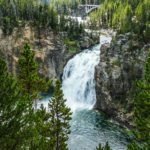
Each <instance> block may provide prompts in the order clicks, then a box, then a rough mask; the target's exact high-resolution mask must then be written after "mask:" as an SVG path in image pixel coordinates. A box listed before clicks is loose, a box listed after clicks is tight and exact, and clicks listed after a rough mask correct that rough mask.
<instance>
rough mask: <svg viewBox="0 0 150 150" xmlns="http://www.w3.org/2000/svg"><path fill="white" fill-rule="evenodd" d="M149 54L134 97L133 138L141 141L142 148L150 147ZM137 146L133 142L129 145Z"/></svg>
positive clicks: (130, 147)
mask: <svg viewBox="0 0 150 150" xmlns="http://www.w3.org/2000/svg"><path fill="white" fill-rule="evenodd" d="M149 108H150V54H149V56H148V59H147V62H146V65H145V74H144V79H143V80H141V81H138V82H137V93H136V96H135V99H134V112H135V124H136V128H135V130H134V132H133V133H134V135H135V140H136V141H140V142H142V146H141V147H142V148H143V149H145V150H147V149H148V148H150V115H149V114H150V109H149ZM132 147H138V145H137V144H135V143H133V144H131V145H130V146H129V150H130V149H131V150H132Z"/></svg>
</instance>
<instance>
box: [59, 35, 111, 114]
mask: <svg viewBox="0 0 150 150" xmlns="http://www.w3.org/2000/svg"><path fill="white" fill-rule="evenodd" d="M110 41H111V37H110V36H109V35H107V34H106V35H101V36H100V44H99V45H97V46H95V47H93V48H92V49H87V50H84V51H83V52H81V53H80V54H77V55H76V56H75V57H74V58H72V59H71V60H70V61H69V62H68V63H67V65H66V66H65V68H64V73H63V84H62V87H63V92H64V96H65V98H66V99H67V105H68V106H69V107H70V108H71V110H72V111H73V112H74V111H75V110H76V109H79V108H89V109H90V108H91V107H93V105H94V103H95V102H96V94H95V81H94V70H95V66H96V65H97V64H98V62H99V58H100V57H99V55H100V46H101V45H102V44H104V43H110Z"/></svg>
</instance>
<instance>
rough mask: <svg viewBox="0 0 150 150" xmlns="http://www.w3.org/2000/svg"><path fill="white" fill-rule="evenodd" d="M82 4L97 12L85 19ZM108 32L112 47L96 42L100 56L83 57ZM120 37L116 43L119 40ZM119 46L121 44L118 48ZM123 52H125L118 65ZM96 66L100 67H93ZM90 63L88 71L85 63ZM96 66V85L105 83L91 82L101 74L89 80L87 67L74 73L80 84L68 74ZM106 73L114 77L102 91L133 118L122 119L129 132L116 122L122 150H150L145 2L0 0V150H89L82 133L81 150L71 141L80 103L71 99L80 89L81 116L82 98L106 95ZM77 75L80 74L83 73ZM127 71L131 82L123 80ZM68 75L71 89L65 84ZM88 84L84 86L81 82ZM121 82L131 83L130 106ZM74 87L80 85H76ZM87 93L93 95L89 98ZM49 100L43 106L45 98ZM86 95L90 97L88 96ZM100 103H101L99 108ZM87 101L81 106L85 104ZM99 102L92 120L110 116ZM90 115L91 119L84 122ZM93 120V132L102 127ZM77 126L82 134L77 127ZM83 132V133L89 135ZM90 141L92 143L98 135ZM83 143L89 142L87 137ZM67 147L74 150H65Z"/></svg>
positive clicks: (148, 12)
mask: <svg viewBox="0 0 150 150" xmlns="http://www.w3.org/2000/svg"><path fill="white" fill-rule="evenodd" d="M86 5H91V7H94V9H93V10H92V11H91V12H90V13H86V11H85V10H86V9H84V7H86ZM92 5H93V6H92ZM95 6H96V7H95ZM97 6H98V7H97ZM89 9H91V8H90V7H89ZM79 18H80V19H81V21H79ZM101 30H102V32H101ZM110 30H111V31H112V32H113V33H115V34H112V33H111V36H112V35H113V36H112V37H111V38H112V42H111V43H110V44H109V45H108V46H107V44H108V42H104V43H100V48H99V49H98V51H101V53H97V49H96V51H94V54H95V55H96V56H97V57H95V55H93V54H92V56H91V57H89V56H86V55H87V54H90V53H91V52H92V49H91V47H92V46H95V45H96V44H98V43H99V40H100V41H101V39H102V38H103V37H102V36H106V35H107V33H105V32H106V31H110ZM24 32H26V33H24ZM106 38H109V37H107V36H106ZM121 38H122V39H121ZM118 39H119V40H120V39H121V40H120V41H121V42H120V41H119V40H118ZM126 43H127V46H126V45H125V44H126ZM103 44H104V45H103ZM116 45H117V46H118V45H119V48H118V47H117V46H116ZM115 46H116V47H117V48H116V47H115ZM105 48H106V49H105ZM115 48H116V49H115ZM85 49H86V50H85ZM100 49H102V50H104V51H105V52H104V51H102V50H100ZM120 49H121V50H122V52H120V51H119V50H120ZM124 49H125V51H124ZM87 50H88V51H87ZM128 50H129V52H128ZM111 52H112V53H113V54H112V53H111ZM127 52H128V53H127ZM122 53H126V54H127V55H126V56H125V57H124V58H123V61H121V60H122V56H121V55H123V54H122ZM80 54H81V56H82V55H83V54H85V57H87V58H88V60H85V62H84V63H83V64H82V63H80V61H81V62H82V61H83V57H82V58H77V57H76V56H80ZM104 54H105V55H106V60H105V58H104ZM99 57H100V58H99ZM111 57H113V58H112V62H111V61H110V58H111ZM72 58H75V59H76V60H78V61H79V62H77V67H74V62H70V61H69V60H72ZM97 58H99V59H100V60H99V59H97ZM128 58H129V60H128ZM130 58H133V60H132V59H130ZM136 58H138V59H137V60H136ZM124 59H127V60H128V61H129V63H130V67H129V68H128V62H127V61H126V60H125V61H126V64H125V66H123V67H122V68H121V66H122V64H123V63H124ZM134 59H135V60H134ZM94 60H96V61H99V62H97V63H93V62H94ZM118 60H119V61H118ZM90 61H91V62H92V65H91V66H90V65H88V63H89V62H90ZM136 61H138V63H139V64H137V62H136ZM101 62H102V64H104V68H101V69H102V72H100V75H99V77H98V79H99V78H102V77H104V79H105V80H104V81H97V80H96V79H95V78H96V76H97V74H96V73H97V72H98V71H96V72H95V73H93V74H92V75H91V72H90V71H89V70H88V71H87V73H85V72H86V69H81V70H79V71H80V72H77V75H79V77H80V79H82V80H81V81H80V80H79V85H78V83H77V82H76V78H77V77H78V76H73V75H72V71H73V69H75V71H77V70H78V69H79V68H80V67H81V66H82V65H83V66H86V65H87V68H88V69H91V68H92V67H93V70H94V69H95V68H96V65H99V64H98V63H101ZM71 63H72V64H71ZM121 63H122V64H121ZM110 64H111V65H110ZM67 65H68V66H69V65H70V66H69V69H70V70H69V71H68V72H67V69H68V68H67V67H66V68H65V66H67ZM94 65H95V66H94ZM123 65H124V64H123ZM134 65H135V66H134ZM138 65H139V66H138ZM114 66H115V67H114ZM101 67H103V66H101ZM113 67H114V68H115V69H116V68H117V69H116V70H117V71H116V72H115V73H112V72H111V69H112V68H113ZM119 67H120V68H121V69H122V71H120V70H119V69H120V68H119ZM65 69H66V70H65ZM104 70H106V71H108V74H109V75H110V76H111V73H112V76H111V77H110V81H109V83H108V85H107V86H109V88H108V90H109V92H108V93H110V95H111V96H112V97H113V98H114V97H115V98H114V99H115V100H116V101H115V102H114V103H112V105H115V104H116V103H117V100H118V99H119V102H118V103H117V104H116V105H119V106H118V107H117V109H118V108H119V109H120V110H119V113H120V112H121V113H122V114H128V113H130V114H131V119H129V121H128V120H127V121H126V120H125V121H126V122H127V124H128V122H131V124H132V126H130V127H129V126H128V125H127V126H126V122H125V123H124V122H123V123H122V122H121V121H120V122H121V124H120V126H122V124H124V126H123V128H124V127H127V128H128V127H129V128H128V129H127V128H125V129H126V131H127V132H126V134H127V136H128V142H127V144H126V149H127V150H150V0H91V1H87V0H0V150H69V149H73V150H83V149H85V150H90V148H89V149H87V148H86V146H85V147H84V145H83V144H84V143H82V140H81V139H80V136H81V135H80V136H78V138H79V140H78V142H80V140H81V142H80V144H81V145H82V146H81V147H82V148H81V147H80V144H78V143H76V141H75V138H72V132H73V133H74V132H75V129H74V128H73V127H74V125H75V122H77V121H76V120H75V122H74V123H72V122H73V121H72V120H74V118H75V117H74V116H75V115H76V113H78V111H77V112H75V111H74V109H72V107H74V106H73V105H75V107H78V105H79V104H80V103H79V102H78V101H75V102H76V103H73V102H74V101H73V100H74V99H75V98H76V97H75V98H74V97H73V96H74V94H70V93H71V92H72V91H71V89H73V92H74V91H75V90H77V91H78V92H76V93H75V94H76V95H77V96H79V97H80V98H79V99H80V101H81V102H82V103H81V107H79V111H80V110H81V108H82V107H83V104H85V103H83V99H82V98H83V97H85V99H87V100H89V97H90V96H91V95H92V94H93V93H94V94H95V95H94V96H95V97H96V98H98V97H102V96H104V97H106V95H105V94H107V91H106V90H105V88H103V86H104V87H105V86H106V84H107V83H106V80H109V77H108V76H109V75H108V76H106V77H105V75H106V71H105V72H104ZM118 70H119V71H120V72H121V73H120V74H121V75H120V76H121V79H120V78H119V79H118V80H119V81H118V82H117V83H116V85H117V88H114V89H115V90H114V89H113V84H115V82H116V78H117V75H116V74H117V73H118V72H119V71H118ZM141 70H142V71H141ZM82 71H83V75H85V76H83V75H82ZM125 71H126V72H127V76H128V77H129V79H126V78H127V77H126V76H125V75H124V74H125ZM74 74H75V75H76V73H74ZM118 74H119V73H118ZM129 74H132V77H133V78H130V76H129ZM72 76H73V79H74V82H73V83H72V82H71V80H69V78H71V77H72ZM91 76H92V78H90V77H91ZM118 76H119V75H118ZM94 77H95V78H94ZM125 77H126V78H125ZM89 78H90V79H89ZM111 79H114V80H113V81H112V80H111ZM85 80H87V82H85V83H84V81H85ZM93 80H94V81H93ZM64 81H67V83H68V85H69V89H68V95H69V96H68V97H69V98H70V97H71V98H72V101H71V102H70V101H69V100H68V97H67V96H66V92H65V90H66V87H67V86H68V85H67V86H66V82H64ZM124 81H127V82H129V85H130V86H129V87H130V89H131V90H132V92H131V93H130V89H128V90H129V92H127V94H128V96H129V97H130V98H129V100H128V101H127V102H124V101H123V100H122V99H121V98H124V97H125V96H126V95H125V94H124V93H126V91H127V90H126V88H125V87H126V83H124ZM97 82H99V86H100V87H102V89H104V93H105V94H101V91H100V92H99V91H98V92H97V91H96V92H95V84H96V85H97ZM80 83H81V84H80ZM131 83H132V84H131ZM76 84H77V85H78V86H77V87H76V86H74V85H76ZM84 84H85V86H86V88H85V90H84V92H83V93H82V92H81V93H80V92H79V90H80V91H82V90H83V89H84ZM90 84H92V86H90ZM118 84H120V85H123V87H124V89H123V90H124V91H123V92H122V93H121V94H120V95H121V96H120V95H119V94H118V95H117V94H116V95H113V92H114V93H117V92H118V91H119V90H120V89H119V88H118ZM127 84H128V83H127ZM82 85H83V86H82ZM91 88H92V90H93V89H94V92H93V93H92V94H89V95H88V93H90V90H91ZM111 89H113V90H112V91H113V92H112V91H111ZM96 90H97V89H96ZM117 90H118V91H117ZM99 93H100V94H99ZM118 93H119V92H118ZM45 95H46V96H45ZM101 95H102V96H101ZM119 96H120V97H121V98H120V97H119ZM47 97H48V100H47V106H45V105H44V103H43V99H45V98H47ZM91 97H92V98H93V95H92V96H91ZM96 98H95V99H96ZM76 99H77V98H76ZM93 99H94V98H93ZM106 99H107V97H106ZM103 100H104V98H103V97H102V100H101V103H102V104H103V102H102V101H103ZM106 101H107V100H106ZM122 101H123V102H122ZM44 102H45V101H44ZM88 102H89V101H88ZM88 102H87V103H86V104H89V103H88ZM70 103H71V104H70ZM104 103H105V102H104ZM109 103H110V105H111V100H110V101H109V102H108V103H107V105H108V106H109ZM86 104H85V105H86ZM90 104H91V103H90ZM96 104H97V105H98V102H94V104H93V102H92V105H91V106H92V108H91V107H90V111H92V113H93V114H94V113H95V112H96V113H98V114H101V113H102V114H103V112H104V113H106V114H107V111H109V109H107V108H106V110H107V111H103V108H102V107H103V106H99V105H98V106H96ZM86 106H87V105H86ZM98 107H100V108H98ZM95 108H97V110H98V112H97V110H95ZM122 108H124V109H122ZM117 109H116V110H114V109H112V110H111V112H110V113H112V116H111V115H110V114H109V116H107V117H108V118H109V117H110V118H111V117H112V118H114V114H113V111H114V112H116V111H118V110H117ZM83 110H84V109H83ZM83 110H82V111H83ZM82 111H81V112H82ZM88 111H89V110H88ZM88 111H87V112H88ZM82 113H83V112H82ZM87 114H88V113H87ZM89 117H90V114H89V116H87V117H86V119H89ZM107 117H106V118H107ZM97 118H98V117H97ZM97 118H96V119H94V120H92V123H93V122H96V123H95V124H96V125H95V126H94V127H92V128H91V129H90V130H93V128H97V126H99V124H100V123H101V122H99V120H98V119H97ZM101 118H102V117H101ZM95 120H96V121H95ZM114 120H115V119H114ZM78 121H81V122H82V121H83V120H82V119H79V120H78ZM117 121H118V120H117ZM118 122H119V121H118ZM120 122H119V123H120ZM88 123H89V122H88ZM88 123H87V124H88ZM93 124H94V123H93ZM110 124H111V123H110ZM102 125H103V123H102ZM85 126H86V124H85ZM78 128H79V129H80V125H78V126H77V129H78ZM82 128H83V127H82ZM85 128H86V127H85ZM101 128H102V127H101ZM108 128H109V127H108ZM118 128H119V127H118ZM85 133H87V135H88V130H87V131H85ZM94 134H95V133H94ZM94 136H95V137H94V138H95V139H96V136H97V135H94ZM104 136H108V135H105V134H104ZM87 137H89V139H90V135H88V136H87ZM87 137H86V138H87ZM71 138H72V139H71ZM86 138H84V139H86ZM112 138H113V137H112ZM70 139H71V140H70ZM95 139H94V140H95ZM94 140H93V141H94ZM68 141H69V142H70V141H71V142H72V143H74V144H75V145H76V146H75V147H73V146H72V147H71V148H70V147H69V146H68V145H69V142H68ZM87 141H88V139H87ZM95 141H96V140H95ZM95 141H94V142H95ZM99 141H101V140H99V139H98V143H96V145H97V146H95V145H94V147H95V149H94V150H113V148H114V147H112V145H113V144H115V143H112V142H110V141H109V140H107V138H106V139H105V142H103V143H101V142H99ZM96 142H97V141H96ZM88 144H89V143H88ZM78 146H79V147H78ZM116 149H117V148H116ZM116 149H114V150H116ZM91 150H92V149H91ZM118 150H119V149H118Z"/></svg>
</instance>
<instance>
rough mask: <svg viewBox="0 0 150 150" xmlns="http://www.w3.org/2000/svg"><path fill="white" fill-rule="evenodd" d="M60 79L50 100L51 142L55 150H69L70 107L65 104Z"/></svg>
mask: <svg viewBox="0 0 150 150" xmlns="http://www.w3.org/2000/svg"><path fill="white" fill-rule="evenodd" d="M65 102H66V100H65V99H64V98H63V92H62V90H61V83H60V81H56V88H55V93H54V97H53V98H52V99H51V100H50V102H49V110H50V116H51V124H52V127H51V140H50V141H51V143H53V144H52V147H51V149H52V150H53V149H54V150H67V149H68V148H67V144H66V142H67V140H68V134H70V125H69V121H70V120H71V114H72V113H71V112H70V109H69V108H68V107H67V106H66V104H65Z"/></svg>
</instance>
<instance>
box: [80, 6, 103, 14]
mask: <svg viewBox="0 0 150 150" xmlns="http://www.w3.org/2000/svg"><path fill="white" fill-rule="evenodd" d="M99 7H100V5H94V4H93V5H92V4H85V5H79V8H84V9H85V13H86V15H88V14H89V13H90V12H92V11H93V10H95V9H98V8H99Z"/></svg>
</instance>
